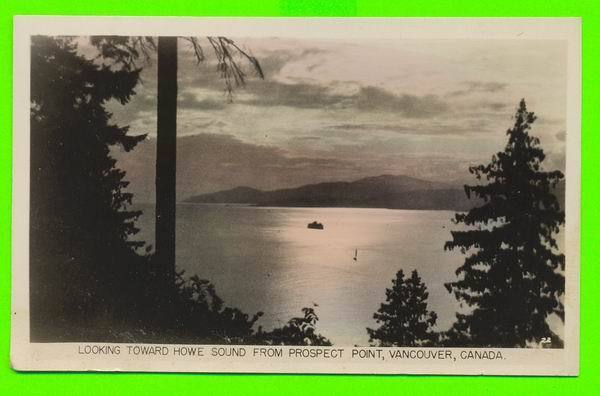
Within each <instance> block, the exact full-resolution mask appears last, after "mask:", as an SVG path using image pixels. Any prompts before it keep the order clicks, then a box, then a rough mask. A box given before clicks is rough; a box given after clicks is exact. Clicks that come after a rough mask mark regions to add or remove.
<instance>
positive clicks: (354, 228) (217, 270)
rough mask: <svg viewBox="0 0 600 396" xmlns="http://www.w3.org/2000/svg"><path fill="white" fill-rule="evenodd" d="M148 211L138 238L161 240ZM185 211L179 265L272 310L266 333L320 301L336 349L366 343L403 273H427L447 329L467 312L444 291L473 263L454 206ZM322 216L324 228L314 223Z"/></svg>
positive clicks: (254, 306)
mask: <svg viewBox="0 0 600 396" xmlns="http://www.w3.org/2000/svg"><path fill="white" fill-rule="evenodd" d="M141 209H142V210H143V211H144V215H143V216H142V217H141V218H140V221H139V224H138V226H139V227H140V228H141V229H142V231H141V232H140V234H139V236H140V238H141V239H143V240H146V241H148V242H150V243H152V242H153V240H154V237H153V232H154V223H153V222H154V219H153V207H152V206H144V207H142V208H141ZM177 210H178V212H177V265H178V267H179V268H181V269H184V270H185V271H186V274H187V275H192V274H198V275H199V276H200V277H202V278H206V279H209V280H211V281H212V282H213V283H214V284H215V287H216V290H217V293H218V294H219V295H220V296H221V297H222V298H223V299H224V300H225V301H226V303H227V304H228V305H230V306H235V307H238V308H240V309H242V310H243V311H245V312H246V313H254V312H257V311H263V312H264V316H263V317H262V318H261V319H260V320H259V322H258V324H259V325H262V326H263V327H264V328H265V329H270V328H272V327H274V326H280V325H282V324H284V323H285V322H287V320H289V319H290V318H291V317H293V316H299V315H301V312H300V310H301V308H302V307H306V306H313V304H318V307H317V308H316V310H317V314H318V316H319V318H320V321H319V323H318V330H319V332H321V333H322V334H323V335H325V336H326V337H328V338H330V339H331V340H332V341H333V342H334V343H335V344H337V345H348V346H350V345H357V344H358V345H367V344H368V335H367V332H366V327H373V326H375V322H374V320H373V313H374V312H375V311H376V310H377V309H378V308H379V305H380V304H381V303H382V302H383V301H384V300H385V289H386V288H388V287H390V286H391V282H392V278H393V277H394V276H395V274H396V272H397V271H398V270H399V269H403V270H404V272H405V274H407V273H409V272H410V271H412V270H413V269H417V270H418V272H419V274H420V276H421V278H422V279H423V281H424V282H425V283H426V285H427V287H428V290H429V309H431V310H434V311H436V312H437V314H438V329H439V330H442V329H447V328H449V327H450V325H451V324H452V322H453V321H454V315H455V312H456V311H457V309H459V305H458V303H457V302H456V300H455V299H454V297H453V296H452V295H451V294H449V293H448V291H447V290H446V289H445V288H444V283H445V282H449V281H452V280H454V279H455V274H454V271H455V270H456V268H457V267H458V266H459V265H460V264H461V263H462V261H463V260H464V256H462V255H461V254H459V253H457V252H447V251H444V249H443V246H444V243H445V242H446V241H447V240H448V239H449V238H450V230H451V229H455V228H456V225H454V224H452V223H451V219H452V217H453V212H448V211H416V210H387V209H360V208H359V209H357V208H261V207H249V206H229V205H195V204H180V205H178V207H177ZM315 220H316V221H318V222H321V223H323V225H324V229H323V230H315V229H309V228H307V224H308V223H310V222H312V221H315ZM355 253H356V255H357V260H354V259H353V258H354V256H355ZM553 327H554V326H553ZM559 333H562V331H559Z"/></svg>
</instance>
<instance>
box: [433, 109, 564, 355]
mask: <svg viewBox="0 0 600 396" xmlns="http://www.w3.org/2000/svg"><path fill="white" fill-rule="evenodd" d="M535 119H536V117H535V115H534V114H533V113H532V112H529V111H527V107H526V105H525V100H521V102H520V104H519V108H518V110H517V112H516V116H515V124H514V126H513V128H511V129H509V130H508V131H507V135H508V143H507V144H506V147H505V148H504V150H503V151H501V152H499V153H497V154H496V155H494V156H493V157H492V160H491V162H490V163H489V164H487V165H479V166H475V167H471V168H470V172H471V173H472V174H474V175H475V176H476V178H477V180H480V181H481V182H482V184H477V185H473V186H465V192H466V194H467V196H468V197H471V196H475V197H478V198H480V199H481V200H482V201H483V204H482V205H481V206H479V207H475V208H473V209H471V210H470V211H469V212H468V213H458V214H456V216H455V222H456V223H457V224H463V225H465V226H466V228H467V229H466V230H461V231H452V241H449V242H447V243H446V245H445V249H459V250H460V251H461V252H462V253H464V254H468V256H467V258H466V259H465V261H464V264H463V265H462V266H461V267H459V268H458V269H457V271H456V274H457V275H459V276H461V277H460V278H459V280H457V281H455V282H450V283H447V284H446V288H447V289H448V291H450V292H452V293H454V295H455V296H456V298H457V299H458V300H460V301H462V302H464V303H466V304H467V305H468V306H470V307H472V312H470V313H466V314H457V321H456V323H455V324H454V326H453V328H452V329H451V330H450V332H449V333H448V334H447V342H448V343H449V344H454V345H472V346H498V347H500V346H502V347H517V346H519V347H524V346H525V345H526V343H527V342H535V341H539V340H540V339H541V338H542V337H552V338H553V340H554V341H555V345H560V340H558V338H557V337H556V335H554V334H553V333H552V331H551V330H550V328H549V326H548V324H547V321H546V319H547V317H548V316H549V315H551V314H557V315H558V316H560V317H561V318H563V319H564V308H563V304H562V302H561V297H562V295H563V293H564V276H563V271H564V265H565V257H564V255H563V254H560V253H558V252H557V243H556V239H555V234H556V233H558V232H559V227H560V225H561V224H563V223H564V219H565V215H564V212H563V211H562V210H561V209H560V205H559V203H558V200H557V198H556V197H555V195H554V194H553V191H552V190H553V188H554V187H555V186H556V185H557V183H558V182H559V181H560V180H561V179H562V178H563V174H562V173H561V172H560V171H552V172H546V171H544V170H543V167H542V162H543V161H544V158H545V155H544V151H543V150H542V148H541V147H540V141H539V139H538V138H536V137H533V136H531V135H530V134H529V131H530V129H531V124H533V122H534V121H535ZM485 182H487V184H483V183H485Z"/></svg>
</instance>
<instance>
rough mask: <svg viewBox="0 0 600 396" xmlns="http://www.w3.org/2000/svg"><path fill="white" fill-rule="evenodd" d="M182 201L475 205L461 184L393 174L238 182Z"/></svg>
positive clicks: (437, 207)
mask: <svg viewBox="0 0 600 396" xmlns="http://www.w3.org/2000/svg"><path fill="white" fill-rule="evenodd" d="M183 202H188V203H215V204H216V203H219V204H246V205H255V206H281V207H286V206H287V207H289V206H297V207H316V206H322V207H370V208H389V209H429V210H458V211H463V210H467V209H469V208H470V207H472V203H470V202H469V200H468V199H467V197H466V196H465V193H464V190H463V189H462V187H457V186H452V185H450V184H446V183H441V182H432V181H427V180H422V179H417V178H414V177H410V176H405V175H390V174H384V175H379V176H371V177H365V178H361V179H358V180H354V181H334V182H321V183H316V184H306V185H302V186H299V187H294V188H284V189H277V190H268V191H263V190H259V189H256V188H252V187H248V186H238V187H235V188H232V189H228V190H222V191H217V192H214V193H208V194H200V195H194V196H191V197H189V198H187V199H185V200H184V201H183Z"/></svg>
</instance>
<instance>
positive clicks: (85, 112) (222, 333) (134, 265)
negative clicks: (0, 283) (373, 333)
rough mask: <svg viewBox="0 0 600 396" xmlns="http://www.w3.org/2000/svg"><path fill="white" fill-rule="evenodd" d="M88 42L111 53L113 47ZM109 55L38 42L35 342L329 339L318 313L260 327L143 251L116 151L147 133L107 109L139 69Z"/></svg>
mask: <svg viewBox="0 0 600 396" xmlns="http://www.w3.org/2000/svg"><path fill="white" fill-rule="evenodd" d="M111 40H113V41H114V40H117V41H118V40H121V41H122V40H126V39H119V38H112V39H111ZM92 43H95V44H96V45H98V46H99V52H100V53H101V54H102V55H103V56H104V57H105V58H107V59H108V58H110V56H108V55H110V53H109V52H110V51H108V50H109V49H110V48H115V47H114V46H113V47H107V46H106V42H105V41H102V40H100V41H99V40H92ZM113 44H114V43H113ZM117 44H119V42H117ZM120 44H121V47H123V46H122V44H123V43H120ZM121 47H119V48H121ZM107 54H108V55H107ZM113 58H115V56H113ZM107 59H104V61H102V59H96V60H89V59H87V58H85V57H83V56H81V55H80V54H78V52H77V45H76V42H75V40H73V39H71V38H68V37H39V36H38V37H32V45H31V117H30V119H31V216H30V330H31V340H32V341H33V342H61V341H97V342H109V341H111V342H155V343H173V342H178V343H232V344H234V343H269V344H280V343H283V344H294V345H296V344H302V343H305V342H306V343H312V344H318V343H325V342H327V341H326V339H325V338H324V337H322V336H320V335H318V334H316V332H315V324H316V322H317V317H316V315H315V314H314V311H312V309H308V310H307V311H305V315H304V317H303V318H293V319H292V320H290V322H289V323H288V324H287V325H286V326H284V327H283V328H281V329H275V330H273V331H272V332H264V331H262V329H260V330H258V331H257V330H255V329H254V326H255V323H256V322H257V320H258V319H259V318H260V316H261V313H260V312H259V313H257V314H254V315H252V316H250V315H248V314H245V313H243V312H242V311H240V310H239V309H237V308H232V307H227V306H226V305H225V304H224V301H223V300H222V299H221V298H220V297H219V296H218V295H217V293H216V292H215V289H214V286H213V285H212V284H211V283H210V282H209V281H208V280H203V279H200V278H199V277H197V276H192V277H190V278H186V277H184V276H183V273H179V274H177V276H176V278H175V279H173V278H172V277H170V276H166V275H165V271H164V268H162V267H161V266H160V265H159V264H158V263H157V260H156V258H155V257H154V255H153V254H151V253H150V251H151V247H147V248H146V250H145V251H143V252H140V250H143V249H142V248H143V247H144V245H145V244H144V242H141V241H134V240H133V238H134V236H135V234H136V233H137V232H138V229H137V228H136V227H135V223H134V222H135V220H136V219H137V217H138V216H139V215H140V214H141V212H138V211H132V210H131V209H130V206H131V201H132V198H133V197H132V195H131V194H129V193H127V192H125V191H124V189H125V188H126V187H127V185H128V182H127V181H126V180H125V172H124V171H123V170H121V169H118V168H117V167H116V161H115V160H114V159H113V158H112V157H111V156H110V149H111V147H112V146H115V145H118V146H121V147H122V149H124V150H125V151H129V150H132V149H133V148H134V147H135V146H136V144H137V143H138V142H140V141H141V140H142V139H144V137H145V135H143V134H139V135H137V136H132V135H130V134H129V130H128V127H120V126H117V125H115V124H112V123H111V114H110V113H109V112H108V111H107V110H106V104H107V103H108V102H109V101H117V102H119V103H121V104H126V103H127V102H128V101H129V100H130V99H131V97H132V96H133V95H135V90H134V88H135V87H136V85H137V84H138V82H139V77H140V71H141V69H139V68H136V67H135V66H132V65H131V64H127V65H126V67H125V66H124V64H123V62H122V61H121V62H119V61H118V60H119V58H118V57H117V58H115V59H116V60H115V59H113V62H110V61H109V62H106V61H107ZM108 60H110V59H108ZM171 264H172V263H171Z"/></svg>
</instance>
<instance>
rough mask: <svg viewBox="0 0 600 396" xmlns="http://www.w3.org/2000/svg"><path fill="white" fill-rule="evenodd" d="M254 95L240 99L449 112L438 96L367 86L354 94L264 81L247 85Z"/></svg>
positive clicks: (413, 113) (419, 114)
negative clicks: (397, 91) (390, 90)
mask: <svg viewBox="0 0 600 396" xmlns="http://www.w3.org/2000/svg"><path fill="white" fill-rule="evenodd" d="M246 91H247V92H248V93H250V94H252V95H253V97H252V98H250V99H246V100H240V101H239V103H243V104H246V105H251V106H272V107H275V106H287V107H294V108H300V109H338V110H341V109H356V110H360V111H365V112H393V113H398V114H401V115H403V116H404V117H408V118H424V117H431V116H435V115H438V114H441V113H444V112H446V111H447V110H448V109H449V106H448V104H447V103H445V102H444V101H442V100H441V99H439V98H438V97H437V96H435V95H425V96H416V95H409V94H402V95H396V94H394V93H392V92H389V91H387V90H385V89H382V88H378V87H373V86H366V87H360V88H359V89H358V90H356V91H355V92H354V93H344V94H342V93H337V92H336V91H334V90H333V89H332V88H331V87H329V86H326V85H318V84H311V83H306V82H299V83H294V84H289V83H284V82H278V81H274V80H271V81H264V82H255V83H253V84H252V85H249V86H248V87H247V88H246Z"/></svg>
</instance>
